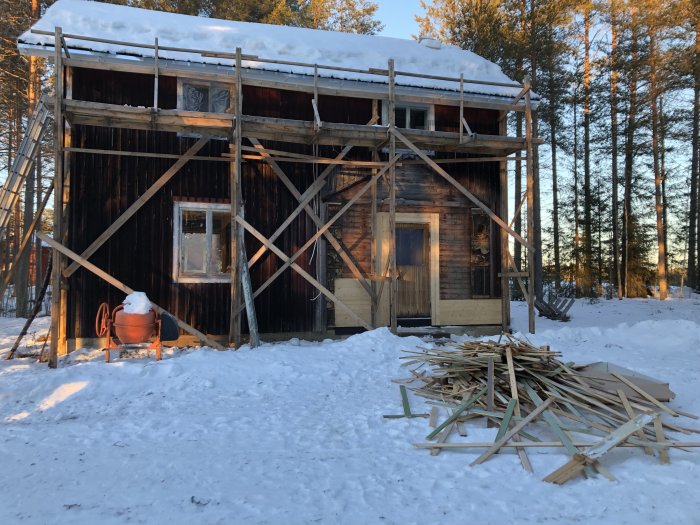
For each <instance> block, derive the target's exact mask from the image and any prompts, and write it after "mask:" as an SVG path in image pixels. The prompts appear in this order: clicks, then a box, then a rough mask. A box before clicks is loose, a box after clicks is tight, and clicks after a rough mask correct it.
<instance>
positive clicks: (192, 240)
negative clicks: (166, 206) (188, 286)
mask: <svg viewBox="0 0 700 525" xmlns="http://www.w3.org/2000/svg"><path fill="white" fill-rule="evenodd" d="M173 224H174V228H173V231H174V242H173V279H174V280H175V281H176V282H180V283H188V282H189V283H201V282H228V281H229V280H230V275H229V272H230V269H231V257H230V246H231V207H230V206H229V205H228V204H210V203H196V202H177V203H175V211H174V220H173Z"/></svg>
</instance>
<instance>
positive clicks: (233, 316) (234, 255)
mask: <svg viewBox="0 0 700 525" xmlns="http://www.w3.org/2000/svg"><path fill="white" fill-rule="evenodd" d="M242 98H243V85H242V78H241V48H240V47H239V48H236V99H235V101H234V116H235V121H234V122H235V124H234V125H235V127H234V130H233V144H230V145H229V150H230V153H231V154H232V155H233V157H234V158H233V162H231V165H230V169H229V174H230V178H229V185H230V192H231V195H230V197H231V313H230V318H229V334H228V336H229V337H228V338H229V343H231V344H232V345H233V346H234V347H238V346H239V345H240V344H241V318H240V315H239V307H240V303H241V297H240V289H241V276H240V265H241V263H242V261H241V260H240V259H241V258H240V250H239V249H238V239H239V235H238V225H237V223H236V218H237V217H238V210H239V206H240V201H241V195H240V187H239V185H240V180H241V139H242V137H241V131H242V124H243V122H242V114H243V100H242ZM241 237H242V236H241Z"/></svg>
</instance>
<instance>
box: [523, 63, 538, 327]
mask: <svg viewBox="0 0 700 525" xmlns="http://www.w3.org/2000/svg"><path fill="white" fill-rule="evenodd" d="M523 85H524V86H525V88H527V91H525V145H526V148H527V160H526V161H525V174H526V177H527V240H528V243H529V244H530V246H529V247H528V248H527V273H528V278H527V280H528V283H527V290H528V293H527V318H528V328H529V331H530V333H531V334H534V333H535V247H534V243H535V239H536V235H535V216H534V215H535V214H534V210H535V192H534V173H533V169H534V166H533V157H534V148H533V144H532V101H531V97H530V77H529V76H526V77H525V81H524V82H523Z"/></svg>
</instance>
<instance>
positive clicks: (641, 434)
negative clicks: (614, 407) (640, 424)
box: [617, 388, 654, 456]
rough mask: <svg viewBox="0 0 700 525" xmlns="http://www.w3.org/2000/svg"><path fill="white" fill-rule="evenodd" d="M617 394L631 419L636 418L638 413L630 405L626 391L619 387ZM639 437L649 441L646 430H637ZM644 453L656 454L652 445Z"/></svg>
mask: <svg viewBox="0 0 700 525" xmlns="http://www.w3.org/2000/svg"><path fill="white" fill-rule="evenodd" d="M617 395H618V397H619V398H620V401H622V406H624V407H625V411H626V412H627V415H628V416H629V417H630V419H634V417H635V415H636V414H635V413H634V409H633V408H632V405H630V402H629V400H628V399H627V396H626V395H625V392H624V391H623V390H622V389H619V388H618V389H617ZM637 437H639V439H640V440H641V441H647V439H646V437H644V432H642V431H641V430H639V431H637ZM644 453H645V454H647V455H650V456H653V455H654V452H653V450H652V449H651V447H646V448H645V449H644Z"/></svg>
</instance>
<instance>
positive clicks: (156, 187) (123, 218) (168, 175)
mask: <svg viewBox="0 0 700 525" xmlns="http://www.w3.org/2000/svg"><path fill="white" fill-rule="evenodd" d="M208 141H209V136H207V135H204V136H203V137H202V138H200V139H199V140H198V141H197V142H196V143H195V144H194V145H193V146H192V147H191V148H190V149H188V150H187V151H186V152H185V154H184V155H182V157H180V158H179V159H178V161H177V162H176V163H175V164H173V166H172V167H171V168H170V169H168V170H167V171H166V172H165V173H163V175H161V177H160V178H159V179H158V180H157V181H156V182H154V183H153V185H152V186H151V187H150V188H148V189H147V190H146V191H145V192H144V193H143V195H141V196H140V197H139V198H138V199H136V201H135V202H134V203H133V204H132V205H131V206H129V208H128V209H127V210H126V211H125V212H124V213H122V214H121V215H120V216H119V218H118V219H117V220H116V221H114V222H113V223H112V224H111V225H110V226H109V228H107V229H106V230H105V231H104V232H103V233H102V234H101V235H100V236H99V237H98V238H97V239H95V240H94V241H93V242H92V244H90V246H88V247H87V248H86V249H85V250H84V251H83V253H82V254H81V257H83V258H84V259H89V258H90V256H91V255H92V254H93V253H95V252H96V251H97V250H98V249H99V248H100V246H102V245H103V244H104V243H105V242H107V240H108V239H109V238H110V237H111V236H112V235H114V233H115V232H116V231H117V230H119V228H121V227H122V226H124V224H125V223H126V222H127V221H128V220H129V219H130V218H131V217H133V216H134V215H135V214H136V212H137V211H139V210H140V209H141V208H142V207H143V205H144V204H146V203H147V202H148V201H149V200H150V199H151V198H152V197H153V196H154V195H155V194H156V193H158V191H160V189H161V188H162V187H163V186H165V185H166V184H167V183H168V182H169V181H170V179H172V178H173V177H174V176H175V174H177V172H178V171H180V168H182V167H183V166H184V165H185V164H187V161H189V160H190V159H191V158H192V157H194V156H195V155H196V154H197V152H198V151H199V150H200V149H202V147H203V146H204V145H205V144H206V143H207V142H208ZM79 266H80V265H79V264H78V263H76V262H74V263H72V264H71V265H70V266H68V268H66V270H65V271H64V272H63V275H64V277H66V278H68V277H70V276H71V275H73V273H74V272H75V271H76V270H77V269H78V267H79Z"/></svg>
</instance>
